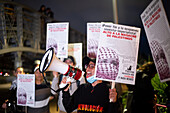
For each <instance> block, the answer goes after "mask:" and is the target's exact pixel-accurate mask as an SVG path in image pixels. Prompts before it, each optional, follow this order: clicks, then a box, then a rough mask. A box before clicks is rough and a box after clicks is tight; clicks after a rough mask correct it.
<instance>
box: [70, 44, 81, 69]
mask: <svg viewBox="0 0 170 113" xmlns="http://www.w3.org/2000/svg"><path fill="white" fill-rule="evenodd" d="M68 55H69V56H73V57H74V59H75V62H76V66H75V67H76V68H79V69H81V70H82V43H72V44H68Z"/></svg>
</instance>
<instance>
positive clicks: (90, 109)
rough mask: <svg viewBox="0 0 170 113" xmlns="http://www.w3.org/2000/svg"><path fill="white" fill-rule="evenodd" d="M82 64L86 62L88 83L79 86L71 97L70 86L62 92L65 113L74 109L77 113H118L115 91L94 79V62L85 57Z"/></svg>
mask: <svg viewBox="0 0 170 113" xmlns="http://www.w3.org/2000/svg"><path fill="white" fill-rule="evenodd" d="M83 62H86V63H85V66H84V67H85V69H86V80H87V82H88V83H86V84H82V85H80V86H79V87H78V89H77V90H76V91H75V92H74V93H73V94H72V95H70V93H69V87H70V85H69V86H68V87H67V88H66V89H64V90H63V105H64V107H65V109H66V111H67V113H70V112H72V111H73V110H75V109H77V112H78V113H98V112H100V113H119V112H120V111H119V104H118V101H117V92H116V89H115V88H114V89H109V87H108V85H107V84H105V83H103V82H102V80H97V79H95V78H94V73H95V64H96V60H95V59H90V58H89V57H85V58H84V59H83ZM109 99H111V100H112V102H109V101H110V100H109Z"/></svg>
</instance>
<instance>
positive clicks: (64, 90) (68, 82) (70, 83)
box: [64, 82, 71, 91]
mask: <svg viewBox="0 0 170 113" xmlns="http://www.w3.org/2000/svg"><path fill="white" fill-rule="evenodd" d="M67 84H69V85H68V87H67V88H66V89H64V91H68V89H69V88H70V85H71V82H68V83H67Z"/></svg>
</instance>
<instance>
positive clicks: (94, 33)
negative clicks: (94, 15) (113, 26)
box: [87, 23, 101, 58]
mask: <svg viewBox="0 0 170 113" xmlns="http://www.w3.org/2000/svg"><path fill="white" fill-rule="evenodd" d="M100 26H101V23H87V56H88V57H90V58H96V55H97V48H98V41H99V37H100Z"/></svg>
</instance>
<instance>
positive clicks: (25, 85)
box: [17, 74, 35, 106]
mask: <svg viewBox="0 0 170 113" xmlns="http://www.w3.org/2000/svg"><path fill="white" fill-rule="evenodd" d="M34 103H35V75H34V74H18V75H17V105H21V106H33V105H34Z"/></svg>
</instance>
